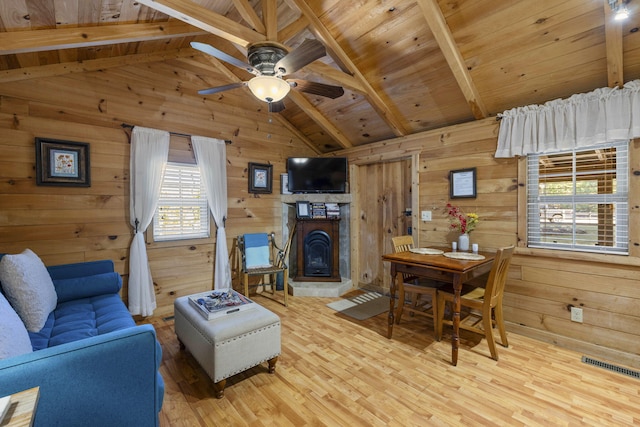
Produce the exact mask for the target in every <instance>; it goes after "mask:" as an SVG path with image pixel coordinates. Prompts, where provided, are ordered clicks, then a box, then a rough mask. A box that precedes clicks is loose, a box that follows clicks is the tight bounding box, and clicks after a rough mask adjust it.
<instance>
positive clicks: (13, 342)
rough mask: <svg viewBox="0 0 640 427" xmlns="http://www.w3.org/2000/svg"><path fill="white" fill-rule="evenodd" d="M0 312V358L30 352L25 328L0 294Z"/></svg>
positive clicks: (29, 343) (31, 349)
mask: <svg viewBox="0 0 640 427" xmlns="http://www.w3.org/2000/svg"><path fill="white" fill-rule="evenodd" d="M0 313H2V315H0V360H2V359H7V358H9V357H13V356H20V355H21V354H27V353H31V352H32V351H33V348H32V347H31V340H30V339H29V333H28V332H27V328H25V327H24V323H22V320H20V318H19V317H18V314H17V313H16V312H15V311H14V310H13V307H11V305H9V301H7V299H6V298H5V297H4V295H2V294H0Z"/></svg>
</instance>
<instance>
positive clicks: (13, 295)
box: [0, 249, 58, 332]
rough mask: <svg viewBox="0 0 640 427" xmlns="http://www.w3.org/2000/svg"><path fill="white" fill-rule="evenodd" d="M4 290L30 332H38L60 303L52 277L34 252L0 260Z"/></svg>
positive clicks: (0, 272)
mask: <svg viewBox="0 0 640 427" xmlns="http://www.w3.org/2000/svg"><path fill="white" fill-rule="evenodd" d="M0 282H1V283H2V289H3V291H4V294H5V295H6V297H7V300H8V301H9V302H10V303H11V305H12V306H13V308H14V309H15V311H16V313H18V316H20V318H21V319H22V321H23V322H24V325H25V326H26V327H27V330H29V331H31V332H38V331H40V330H41V329H42V327H43V326H44V324H45V322H46V321H47V317H49V314H50V313H51V312H52V311H53V310H54V309H55V308H56V305H57V304H58V295H57V294H56V290H55V288H54V286H53V281H52V280H51V276H50V275H49V272H48V271H47V268H46V267H45V266H44V264H43V263H42V261H41V260H40V258H38V255H36V254H34V253H33V252H32V251H31V250H30V249H25V250H24V252H22V253H21V254H18V255H5V256H4V257H2V261H0Z"/></svg>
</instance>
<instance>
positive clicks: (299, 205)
mask: <svg viewBox="0 0 640 427" xmlns="http://www.w3.org/2000/svg"><path fill="white" fill-rule="evenodd" d="M296 217H298V218H311V204H310V203H309V202H296Z"/></svg>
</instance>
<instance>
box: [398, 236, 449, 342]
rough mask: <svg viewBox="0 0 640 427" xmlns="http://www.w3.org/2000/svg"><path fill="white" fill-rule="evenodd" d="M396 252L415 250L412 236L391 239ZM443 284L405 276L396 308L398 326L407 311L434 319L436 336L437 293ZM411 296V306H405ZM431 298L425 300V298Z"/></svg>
mask: <svg viewBox="0 0 640 427" xmlns="http://www.w3.org/2000/svg"><path fill="white" fill-rule="evenodd" d="M391 242H392V244H393V251H394V252H407V251H409V249H411V248H413V245H414V244H413V237H412V236H408V235H407V236H397V237H393V238H391ZM442 285H443V284H442V283H440V282H436V281H433V280H428V279H419V278H418V277H416V276H411V275H408V274H403V277H402V283H401V284H400V286H399V295H398V307H397V308H396V313H395V316H396V324H399V323H400V319H401V318H402V313H403V312H404V310H407V311H408V312H410V313H411V314H412V315H413V314H419V315H421V316H426V317H430V318H432V319H433V330H434V334H435V333H436V332H437V331H436V321H437V319H438V311H437V310H438V306H437V304H436V292H437V290H438V287H439V286H442ZM407 293H410V294H411V303H410V305H408V306H406V305H405V298H406V294H407ZM425 296H427V297H429V298H428V299H427V300H424V299H423V297H425Z"/></svg>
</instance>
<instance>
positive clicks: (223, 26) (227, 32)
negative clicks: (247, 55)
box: [95, 0, 267, 47]
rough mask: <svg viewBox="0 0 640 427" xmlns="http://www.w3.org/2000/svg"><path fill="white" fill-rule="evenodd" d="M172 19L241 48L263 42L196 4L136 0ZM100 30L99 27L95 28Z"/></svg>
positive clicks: (177, 0)
mask: <svg viewBox="0 0 640 427" xmlns="http://www.w3.org/2000/svg"><path fill="white" fill-rule="evenodd" d="M137 1H138V3H141V4H144V5H145V6H148V7H150V8H152V9H155V10H157V11H160V12H162V13H164V14H166V15H169V16H171V17H172V18H176V19H179V20H180V21H183V22H186V23H187V24H191V25H193V26H194V27H197V28H200V29H201V30H205V31H207V32H209V33H211V34H215V35H216V36H218V37H222V38H223V39H226V40H229V41H230V42H232V43H236V44H238V45H241V46H245V47H246V46H247V45H249V44H251V43H256V42H261V41H265V40H266V39H267V38H266V36H265V35H264V34H262V33H259V32H257V31H254V30H252V29H250V28H248V27H245V26H244V25H242V24H239V23H237V22H235V21H232V20H231V19H229V18H227V17H225V16H222V15H220V14H217V13H215V12H212V11H211V10H209V9H207V8H205V7H202V6H200V5H198V4H196V3H193V2H190V1H184V0H137ZM95 28H100V27H95Z"/></svg>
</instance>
